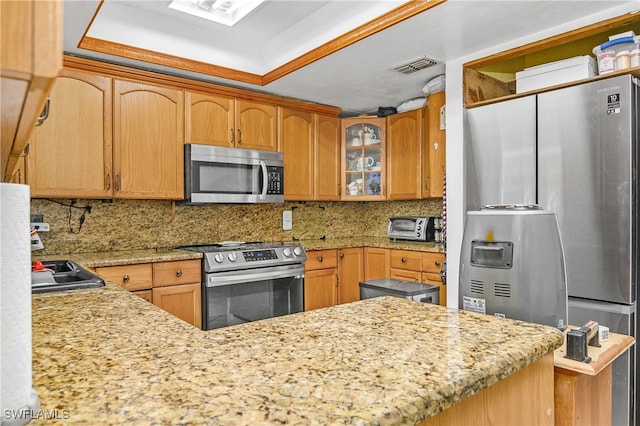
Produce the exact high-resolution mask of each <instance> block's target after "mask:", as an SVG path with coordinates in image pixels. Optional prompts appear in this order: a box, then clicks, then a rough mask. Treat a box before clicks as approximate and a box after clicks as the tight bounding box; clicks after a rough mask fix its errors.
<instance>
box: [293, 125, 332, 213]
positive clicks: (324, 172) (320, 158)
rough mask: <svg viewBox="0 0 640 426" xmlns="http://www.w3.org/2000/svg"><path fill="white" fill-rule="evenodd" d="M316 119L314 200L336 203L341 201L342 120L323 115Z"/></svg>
mask: <svg viewBox="0 0 640 426" xmlns="http://www.w3.org/2000/svg"><path fill="white" fill-rule="evenodd" d="M315 119H316V121H315V124H316V125H315V155H314V158H315V173H314V180H315V198H314V199H316V200H325V201H336V200H339V199H340V119H339V118H338V117H335V116H328V115H323V114H316V115H315ZM285 190H286V187H285Z"/></svg>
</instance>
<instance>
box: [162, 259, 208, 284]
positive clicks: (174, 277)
mask: <svg viewBox="0 0 640 426" xmlns="http://www.w3.org/2000/svg"><path fill="white" fill-rule="evenodd" d="M200 274H201V272H200V261H199V260H175V261H172V262H158V263H154V264H153V286H154V287H164V286H168V285H176V284H189V283H199V282H200V276H201V275H200Z"/></svg>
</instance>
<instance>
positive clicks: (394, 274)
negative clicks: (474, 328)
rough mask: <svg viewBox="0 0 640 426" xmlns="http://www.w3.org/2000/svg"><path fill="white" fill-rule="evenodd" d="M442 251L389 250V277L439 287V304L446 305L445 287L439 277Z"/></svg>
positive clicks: (442, 256) (442, 259)
mask: <svg viewBox="0 0 640 426" xmlns="http://www.w3.org/2000/svg"><path fill="white" fill-rule="evenodd" d="M444 256H445V255H444V253H426V252H418V251H411V250H391V269H390V272H389V278H394V279H397V280H404V281H413V282H417V283H422V284H430V285H437V286H438V287H440V291H439V294H438V296H439V300H440V301H439V304H440V305H442V306H446V305H447V288H446V286H444V285H443V284H442V280H441V279H440V268H441V267H442V263H443V262H444Z"/></svg>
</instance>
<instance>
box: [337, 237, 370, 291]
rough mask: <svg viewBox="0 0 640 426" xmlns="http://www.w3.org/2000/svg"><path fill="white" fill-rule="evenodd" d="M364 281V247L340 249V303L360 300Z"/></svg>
mask: <svg viewBox="0 0 640 426" xmlns="http://www.w3.org/2000/svg"><path fill="white" fill-rule="evenodd" d="M361 281H364V254H363V249H362V247H358V248H345V249H340V250H339V251H338V303H349V302H355V301H356V300H360V282H361Z"/></svg>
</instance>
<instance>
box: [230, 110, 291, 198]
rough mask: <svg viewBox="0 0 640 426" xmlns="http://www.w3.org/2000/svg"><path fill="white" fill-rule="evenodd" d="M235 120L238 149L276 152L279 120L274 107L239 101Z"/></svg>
mask: <svg viewBox="0 0 640 426" xmlns="http://www.w3.org/2000/svg"><path fill="white" fill-rule="evenodd" d="M235 118H236V119H235V122H236V139H235V141H236V147H237V148H246V149H261V150H265V151H275V150H276V147H277V136H278V134H277V124H278V120H277V108H276V107H275V106H274V105H267V104H260V103H256V102H250V101H244V100H240V99H238V100H236V117H235ZM285 189H286V187H285Z"/></svg>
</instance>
